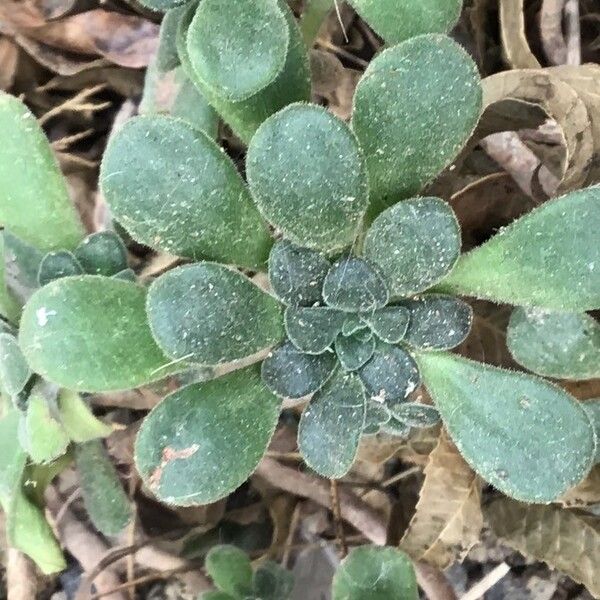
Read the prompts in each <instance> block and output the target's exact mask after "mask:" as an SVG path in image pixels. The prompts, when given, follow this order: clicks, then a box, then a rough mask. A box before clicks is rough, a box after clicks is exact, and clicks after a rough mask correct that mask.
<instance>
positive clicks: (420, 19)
mask: <svg viewBox="0 0 600 600" xmlns="http://www.w3.org/2000/svg"><path fill="white" fill-rule="evenodd" d="M350 3H351V4H352V5H353V6H354V8H355V9H356V10H357V12H358V13H359V14H360V15H361V17H362V18H363V19H365V21H367V23H368V24H369V25H370V26H371V27H372V28H373V29H374V30H375V31H376V32H377V33H378V34H379V35H380V36H381V37H382V38H383V39H384V40H385V41H386V42H387V43H388V44H397V43H399V42H403V41H404V40H407V39H409V38H411V37H415V36H417V35H421V34H424V33H446V32H447V31H450V29H452V27H453V25H454V24H455V23H456V21H458V17H459V15H460V9H461V8H462V0H420V2H418V3H414V2H412V1H411V0H400V1H398V0H350Z"/></svg>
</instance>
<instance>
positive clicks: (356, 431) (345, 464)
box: [298, 369, 366, 479]
mask: <svg viewBox="0 0 600 600" xmlns="http://www.w3.org/2000/svg"><path fill="white" fill-rule="evenodd" d="M365 410H366V399H365V392H364V390H363V386H362V384H361V382H360V379H358V377H357V376H356V375H354V374H352V373H344V372H343V371H342V370H341V369H338V370H337V371H336V372H335V373H334V374H333V375H332V377H331V379H329V381H328V382H327V383H326V384H325V385H324V386H323V388H322V389H321V390H320V391H319V392H317V393H316V394H315V395H314V397H313V399H312V400H311V401H310V403H309V404H308V406H307V407H306V408H305V410H304V412H303V413H302V417H301V418H300V425H299V427H298V448H299V450H300V454H302V458H303V459H304V460H305V462H306V463H307V464H308V465H309V466H310V467H311V468H312V469H314V470H315V471H316V472H317V473H319V474H320V475H322V476H323V477H329V478H331V479H338V478H340V477H343V476H344V475H345V474H346V473H347V472H348V471H349V470H350V467H351V466H352V463H353V462H354V459H355V457H356V453H357V451H358V443H359V441H360V435H361V432H362V428H363V426H364V422H365Z"/></svg>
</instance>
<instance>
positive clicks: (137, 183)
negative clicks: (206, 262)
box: [100, 115, 271, 268]
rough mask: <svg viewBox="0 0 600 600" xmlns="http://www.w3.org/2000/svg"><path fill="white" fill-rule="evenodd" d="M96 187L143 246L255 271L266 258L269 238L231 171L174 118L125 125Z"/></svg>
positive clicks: (209, 144) (211, 145)
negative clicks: (99, 188)
mask: <svg viewBox="0 0 600 600" xmlns="http://www.w3.org/2000/svg"><path fill="white" fill-rule="evenodd" d="M100 180H101V185H102V190H103V192H104V195H105V196H106V200H107V202H108V203H109V205H110V207H111V210H112V212H113V214H114V217H115V218H116V219H117V220H118V221H119V222H120V223H121V224H122V225H123V226H124V227H125V228H126V229H127V230H128V231H129V233H131V235H132V236H133V237H134V238H135V239H136V240H138V241H140V242H142V243H144V244H147V245H148V246H151V247H153V248H158V249H160V250H163V251H164V252H168V253H170V254H176V255H180V256H185V257H188V258H194V259H199V258H209V259H212V260H218V261H221V262H226V263H233V264H239V265H243V266H247V267H254V268H255V267H258V266H261V265H263V264H264V262H265V261H266V259H267V256H268V252H269V249H270V245H271V239H270V236H269V233H268V231H267V229H266V226H265V224H264V223H263V221H262V219H261V217H260V215H259V214H258V211H257V210H256V208H255V207H254V205H253V203H252V200H251V198H250V195H249V193H248V190H247V188H246V186H245V184H244V182H243V180H242V178H241V177H240V175H239V173H238V172H237V171H236V169H235V166H234V165H233V163H232V162H231V160H230V159H229V158H228V157H227V156H226V155H225V154H224V153H223V152H222V151H221V149H220V148H219V146H217V144H216V143H215V142H214V141H213V140H211V139H210V138H209V137H208V136H207V135H206V134H205V133H203V132H201V131H198V130H196V129H194V128H193V127H192V126H191V125H188V124H187V123H185V122H183V121H181V120H179V119H173V118H171V117H166V116H159V115H153V116H143V117H136V118H134V119H131V120H130V121H128V122H127V123H125V125H124V126H123V127H122V128H121V129H120V130H119V131H118V132H117V133H116V134H115V135H114V136H113V137H112V138H111V140H110V142H109V144H108V147H107V149H106V153H105V154H104V159H103V161H102V169H101V174H100Z"/></svg>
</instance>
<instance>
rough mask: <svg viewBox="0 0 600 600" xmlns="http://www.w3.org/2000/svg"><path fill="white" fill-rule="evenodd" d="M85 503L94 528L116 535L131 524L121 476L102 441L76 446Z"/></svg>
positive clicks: (130, 514)
mask: <svg viewBox="0 0 600 600" xmlns="http://www.w3.org/2000/svg"><path fill="white" fill-rule="evenodd" d="M75 458H76V462H77V471H78V473H79V481H80V485H81V491H82V494H83V503H84V505H85V510H86V511H87V513H88V515H89V517H90V520H91V521H92V523H93V524H94V527H96V529H97V530H98V531H100V533H103V534H104V535H117V534H119V533H120V532H121V531H123V529H125V527H126V526H127V524H128V523H129V522H130V521H131V517H132V514H133V513H132V509H131V504H130V502H129V498H128V497H127V494H126V493H125V491H124V490H123V486H122V485H121V481H120V479H119V475H118V473H117V471H116V469H115V467H114V465H113V463H112V461H111V460H110V458H109V456H108V454H107V452H106V450H105V449H104V445H103V444H102V442H101V441H100V440H93V441H90V442H86V443H84V444H77V446H76V447H75Z"/></svg>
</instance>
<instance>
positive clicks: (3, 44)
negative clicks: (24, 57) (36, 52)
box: [0, 37, 19, 92]
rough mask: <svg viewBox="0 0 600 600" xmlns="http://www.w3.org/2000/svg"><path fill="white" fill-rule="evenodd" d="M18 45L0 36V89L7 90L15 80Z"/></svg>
mask: <svg viewBox="0 0 600 600" xmlns="http://www.w3.org/2000/svg"><path fill="white" fill-rule="evenodd" d="M18 61H19V47H18V46H17V45H16V44H15V43H14V42H13V41H12V40H11V39H10V38H8V37H0V67H1V68H0V90H4V91H5V92H6V91H8V90H9V89H10V88H11V87H12V84H13V82H14V80H15V75H16V73H17V64H18Z"/></svg>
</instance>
